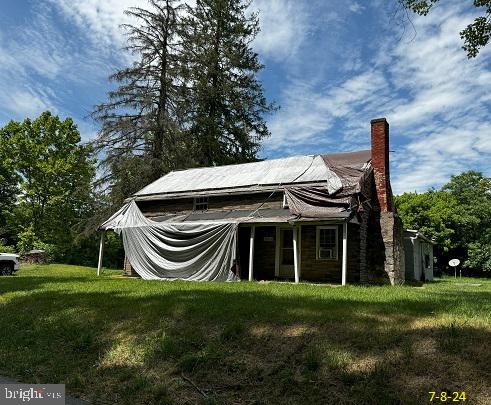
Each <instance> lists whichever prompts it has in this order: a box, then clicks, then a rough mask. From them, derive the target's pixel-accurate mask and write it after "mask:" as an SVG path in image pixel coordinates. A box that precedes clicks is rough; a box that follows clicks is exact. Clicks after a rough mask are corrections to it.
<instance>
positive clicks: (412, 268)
mask: <svg viewBox="0 0 491 405" xmlns="http://www.w3.org/2000/svg"><path fill="white" fill-rule="evenodd" d="M433 245H435V242H433V241H432V240H430V239H428V238H427V237H426V236H424V235H423V234H422V233H421V232H419V231H415V230H412V229H405V230H404V251H405V266H406V280H407V281H411V280H412V281H431V280H433Z"/></svg>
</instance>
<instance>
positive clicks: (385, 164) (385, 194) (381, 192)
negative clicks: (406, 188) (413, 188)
mask: <svg viewBox="0 0 491 405" xmlns="http://www.w3.org/2000/svg"><path fill="white" fill-rule="evenodd" d="M370 124H371V127H372V128H371V133H372V168H373V173H374V177H375V188H376V191H377V198H378V204H379V207H380V211H381V212H392V211H393V204H392V190H391V187H390V173H389V123H388V122H387V120H386V119H385V118H377V119H374V120H372V121H371V122H370Z"/></svg>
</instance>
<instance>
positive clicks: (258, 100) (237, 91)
mask: <svg viewBox="0 0 491 405" xmlns="http://www.w3.org/2000/svg"><path fill="white" fill-rule="evenodd" d="M249 4H250V2H247V1H243V0H197V2H196V6H195V7H188V14H187V16H186V17H185V18H184V19H183V25H184V26H185V27H186V29H185V30H183V31H182V37H183V38H182V39H183V41H182V42H183V49H184V54H183V60H184V63H183V65H182V68H183V69H184V70H185V71H186V74H185V75H184V76H185V77H186V79H187V82H188V88H189V89H188V101H189V106H188V109H189V112H190V116H189V119H190V120H189V133H190V134H191V137H192V140H193V146H194V157H195V160H196V162H197V164H198V165H199V166H211V165H223V164H230V163H240V162H248V161H253V160H255V159H256V154H257V151H258V148H259V146H260V142H261V140H262V139H264V138H266V137H267V136H269V135H270V133H269V130H268V128H267V126H266V122H265V121H264V116H265V114H268V113H270V112H272V111H273V110H274V109H275V107H274V105H272V104H269V103H268V102H267V101H266V98H265V96H264V92H263V87H262V85H261V83H260V82H259V80H258V78H257V74H258V73H259V71H260V70H261V69H262V68H263V65H261V63H260V62H259V60H258V55H257V54H256V53H255V52H254V51H253V50H252V47H251V42H252V41H253V40H254V38H255V37H256V35H257V33H258V32H259V20H258V16H257V14H254V13H249V12H248V10H247V9H248V6H249Z"/></svg>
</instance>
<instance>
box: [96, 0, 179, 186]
mask: <svg viewBox="0 0 491 405" xmlns="http://www.w3.org/2000/svg"><path fill="white" fill-rule="evenodd" d="M149 4H150V9H149V10H146V9H143V8H140V7H134V8H130V9H129V10H127V11H126V12H125V13H126V14H127V15H129V16H130V17H133V18H134V19H135V20H136V21H137V22H136V23H135V24H134V25H131V24H126V25H124V26H123V27H124V28H125V30H126V32H127V35H128V45H127V46H126V48H125V49H126V50H127V51H129V52H130V53H131V54H132V55H133V56H134V57H135V58H136V61H135V62H134V63H133V65H132V66H131V67H128V68H124V69H121V70H119V71H117V72H116V73H115V74H113V75H112V76H111V77H110V79H111V80H113V81H115V82H116V83H117V84H118V88H117V89H116V90H114V91H112V92H110V93H109V95H108V97H109V101H108V102H107V103H103V104H100V105H98V106H97V107H96V109H95V111H94V112H93V114H92V116H93V117H94V118H95V119H96V120H97V121H99V122H100V123H101V124H102V128H101V130H100V132H99V135H98V137H97V139H96V141H95V142H94V146H95V149H96V151H104V152H105V158H104V159H103V167H105V168H106V174H107V176H105V177H103V178H102V182H109V184H110V185H111V186H112V185H114V184H116V183H117V182H118V179H116V178H114V176H113V175H114V174H115V172H121V170H119V169H118V165H119V164H121V163H122V162H126V161H127V159H129V160H131V161H132V162H133V163H134V162H138V166H139V167H140V169H141V170H140V171H141V176H140V178H141V183H142V184H148V183H149V182H150V181H153V180H155V179H157V178H159V177H160V176H162V175H163V174H164V173H166V172H168V171H169V170H173V169H178V168H182V167H183V166H184V165H186V163H188V159H187V156H188V154H186V153H185V150H186V144H185V139H184V138H183V137H182V131H181V128H182V125H183V124H182V114H183V111H184V109H183V104H182V103H183V101H182V100H183V96H182V91H183V86H184V85H183V80H182V78H181V76H180V68H179V67H180V58H181V57H180V44H179V37H178V35H177V32H178V29H179V24H180V22H179V21H180V19H179V9H180V6H178V5H177V4H178V3H177V2H176V0H149ZM135 156H137V158H134V157H135Z"/></svg>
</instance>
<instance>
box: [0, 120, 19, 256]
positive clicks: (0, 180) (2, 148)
mask: <svg viewBox="0 0 491 405" xmlns="http://www.w3.org/2000/svg"><path fill="white" fill-rule="evenodd" d="M9 140H10V134H9V133H8V132H6V131H5V130H3V128H0V238H4V239H3V243H0V245H2V246H3V245H5V244H7V243H9V242H11V241H12V235H11V231H12V230H11V229H9V226H8V222H7V221H8V217H9V214H10V213H11V211H12V209H13V208H14V206H15V201H16V198H17V194H18V192H19V188H18V184H19V177H18V174H17V172H16V170H15V166H14V156H15V154H14V153H13V151H12V150H11V148H10V147H9V144H10V142H9ZM3 250H5V249H3Z"/></svg>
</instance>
